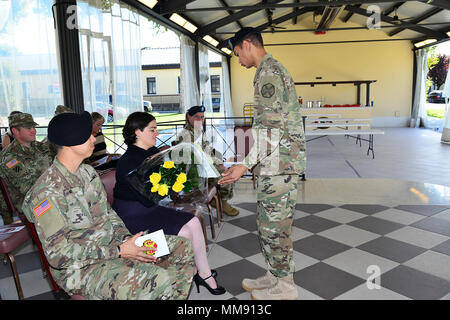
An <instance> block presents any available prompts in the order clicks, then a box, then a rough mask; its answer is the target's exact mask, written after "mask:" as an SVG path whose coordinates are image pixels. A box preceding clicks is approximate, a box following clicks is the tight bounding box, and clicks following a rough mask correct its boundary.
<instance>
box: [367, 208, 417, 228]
mask: <svg viewBox="0 0 450 320" xmlns="http://www.w3.org/2000/svg"><path fill="white" fill-rule="evenodd" d="M372 216H373V217H375V218H380V219H384V220H388V221H392V222H397V223H401V224H405V225H409V224H412V223H414V222H417V221H419V220H422V219H425V218H426V216H423V215H420V214H415V213H411V212H406V211H403V210H397V209H394V208H391V209H387V210H385V211H381V212H377V213H375V214H373V215H372Z"/></svg>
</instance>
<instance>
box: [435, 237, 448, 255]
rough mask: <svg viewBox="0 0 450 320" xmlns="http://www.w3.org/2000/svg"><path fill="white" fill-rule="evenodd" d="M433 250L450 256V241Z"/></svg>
mask: <svg viewBox="0 0 450 320" xmlns="http://www.w3.org/2000/svg"><path fill="white" fill-rule="evenodd" d="M431 250H433V251H436V252H439V253H443V254H446V255H448V256H450V240H447V241H444V242H442V243H441V244H438V245H437V246H435V247H433V248H431Z"/></svg>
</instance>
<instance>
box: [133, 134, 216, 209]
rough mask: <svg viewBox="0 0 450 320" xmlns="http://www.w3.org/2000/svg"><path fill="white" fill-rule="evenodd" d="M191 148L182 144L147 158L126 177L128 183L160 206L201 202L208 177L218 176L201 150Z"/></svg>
mask: <svg viewBox="0 0 450 320" xmlns="http://www.w3.org/2000/svg"><path fill="white" fill-rule="evenodd" d="M193 148H194V146H193V145H192V144H186V143H184V144H180V145H177V146H174V147H171V148H169V149H167V150H164V151H162V152H160V153H158V154H155V155H153V156H150V157H148V158H147V159H146V160H144V162H143V163H142V164H141V165H140V166H139V167H138V168H137V169H135V170H133V171H132V172H130V173H129V174H128V177H127V178H128V180H129V182H130V184H131V185H132V186H133V188H134V189H136V190H137V191H138V192H139V193H140V194H141V195H143V196H144V197H146V198H147V199H149V200H151V201H152V202H154V203H158V204H160V205H167V206H171V205H173V203H190V204H194V205H195V204H197V203H202V202H203V201H204V199H205V197H207V194H208V178H209V177H218V172H217V170H215V168H214V166H213V165H211V164H210V161H209V160H205V158H204V154H203V152H202V151H198V150H195V151H194V149H193ZM199 159H200V160H199ZM162 200H164V201H162ZM169 201H170V202H172V204H169Z"/></svg>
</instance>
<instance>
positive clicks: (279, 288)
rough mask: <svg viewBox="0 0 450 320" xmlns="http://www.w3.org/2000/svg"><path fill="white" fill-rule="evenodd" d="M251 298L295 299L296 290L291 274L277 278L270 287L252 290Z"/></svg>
mask: <svg viewBox="0 0 450 320" xmlns="http://www.w3.org/2000/svg"><path fill="white" fill-rule="evenodd" d="M251 298H252V300H297V299H298V291H297V287H296V285H295V283H294V278H293V276H292V275H289V276H287V277H283V278H278V282H277V284H276V285H275V286H273V287H271V288H266V289H261V290H253V291H252V294H251Z"/></svg>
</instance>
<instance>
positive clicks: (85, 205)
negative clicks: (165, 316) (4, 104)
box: [23, 111, 194, 299]
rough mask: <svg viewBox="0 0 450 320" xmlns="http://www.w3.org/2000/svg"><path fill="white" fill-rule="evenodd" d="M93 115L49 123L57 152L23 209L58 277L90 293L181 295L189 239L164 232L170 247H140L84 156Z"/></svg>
mask: <svg viewBox="0 0 450 320" xmlns="http://www.w3.org/2000/svg"><path fill="white" fill-rule="evenodd" d="M91 133H92V119H91V116H90V114H89V113H88V112H86V111H85V112H84V113H83V114H81V115H80V114H76V113H63V114H60V115H57V116H55V117H54V118H53V119H52V120H51V121H50V123H49V126H48V139H49V140H50V142H51V143H53V144H55V145H56V148H57V150H58V154H57V156H56V158H55V160H54V161H53V164H52V165H51V166H50V167H49V168H48V169H47V170H46V171H45V172H44V173H43V174H42V176H41V177H40V178H39V179H38V180H37V181H36V183H35V184H34V186H33V187H32V188H31V189H30V191H29V192H28V193H27V195H26V198H25V200H24V203H23V211H24V214H25V215H26V217H27V219H29V220H30V221H31V222H33V223H34V224H35V225H36V230H37V233H38V235H39V239H40V241H41V243H42V247H43V249H44V252H45V255H46V257H47V260H48V262H49V264H50V267H51V268H52V275H53V276H54V278H55V280H56V282H57V283H58V285H59V286H61V287H62V288H63V289H64V290H65V291H66V292H67V293H69V294H80V295H83V296H85V297H86V298H88V299H186V298H187V296H188V294H189V289H190V286H191V282H192V278H193V275H194V259H193V252H192V245H191V243H190V242H189V241H188V240H187V239H185V238H181V237H177V236H166V239H167V242H168V246H169V250H170V252H171V253H170V254H169V255H166V256H163V257H160V258H158V259H156V258H155V257H153V256H150V255H147V254H146V253H145V251H146V250H148V248H147V249H146V248H144V247H138V246H136V245H135V240H136V239H137V238H138V237H139V236H141V235H142V234H143V232H138V233H137V234H135V235H131V234H130V232H129V231H128V229H127V228H126V227H125V225H124V223H123V221H122V220H121V219H120V218H119V217H118V216H117V214H116V213H115V211H114V210H112V209H111V207H110V206H109V204H108V202H107V199H106V192H105V189H104V187H103V185H102V182H101V180H100V177H99V175H98V174H97V173H96V171H95V170H94V169H93V168H92V167H91V166H89V165H86V164H83V163H82V162H83V160H84V159H85V158H87V157H89V156H90V155H91V154H92V151H93V150H94V141H95V138H94V137H93V136H92V135H91Z"/></svg>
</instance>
